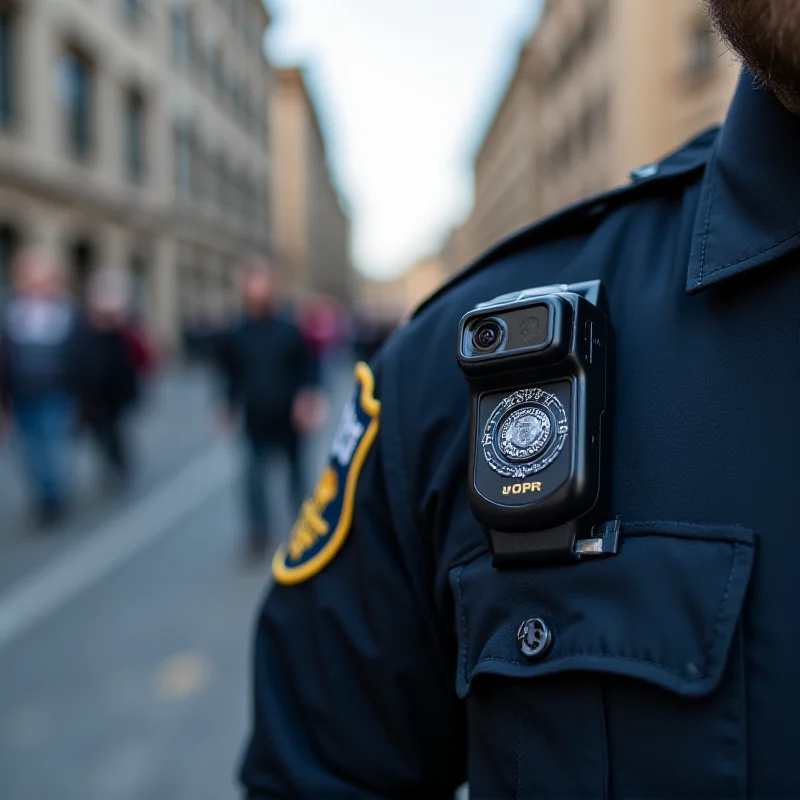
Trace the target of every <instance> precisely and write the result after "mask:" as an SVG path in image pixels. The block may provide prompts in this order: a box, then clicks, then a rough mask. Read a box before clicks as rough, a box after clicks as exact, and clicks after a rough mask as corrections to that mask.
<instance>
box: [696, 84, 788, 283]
mask: <svg viewBox="0 0 800 800" xmlns="http://www.w3.org/2000/svg"><path fill="white" fill-rule="evenodd" d="M798 247H800V117H797V116H795V115H794V114H792V113H790V112H789V111H787V110H786V109H785V108H784V107H783V106H782V105H781V104H780V103H779V102H778V100H777V99H776V98H775V97H774V95H772V93H770V92H768V91H767V90H766V89H764V88H762V87H760V86H759V85H757V84H756V82H755V79H754V78H753V76H752V75H751V74H750V73H749V72H747V70H744V71H743V72H742V75H741V77H740V79H739V86H738V88H737V90H736V94H735V96H734V99H733V102H732V104H731V108H730V111H729V112H728V116H727V119H726V120H725V124H724V125H723V127H722V131H721V132H720V134H719V137H718V138H717V141H716V143H715V146H714V149H713V151H712V153H711V156H710V159H709V162H708V167H707V169H706V172H705V175H704V178H703V183H702V188H701V192H700V202H699V206H698V213H697V220H696V222H695V226H694V232H693V234H692V246H691V251H690V256H689V268H688V273H687V279H686V290H687V291H688V292H698V291H700V290H701V289H704V288H705V287H706V286H709V285H711V284H714V283H718V282H720V281H723V280H726V279H728V278H730V277H732V276H733V275H737V274H739V273H740V272H744V271H745V270H749V269H753V268H755V267H758V266H761V265H762V264H766V263H768V262H770V261H774V260H775V259H776V258H778V257H779V256H782V255H784V254H785V253H787V252H790V251H791V250H794V249H796V248H798Z"/></svg>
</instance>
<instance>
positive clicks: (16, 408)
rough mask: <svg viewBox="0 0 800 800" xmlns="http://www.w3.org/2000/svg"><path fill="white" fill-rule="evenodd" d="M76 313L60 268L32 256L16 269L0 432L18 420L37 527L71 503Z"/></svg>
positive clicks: (0, 353)
mask: <svg viewBox="0 0 800 800" xmlns="http://www.w3.org/2000/svg"><path fill="white" fill-rule="evenodd" d="M77 327H78V324H77V313H76V310H75V307H74V305H73V303H72V301H71V299H70V297H69V296H68V294H67V292H66V290H65V287H64V282H63V274H62V271H61V267H60V265H59V264H58V262H57V261H56V260H55V259H54V258H53V257H52V256H50V255H49V254H47V253H45V252H43V251H39V250H33V249H26V250H24V251H22V252H21V253H19V255H18V256H17V257H16V259H15V261H14V294H13V296H12V298H11V300H10V302H9V304H8V307H7V309H6V312H5V314H4V316H3V318H2V323H1V324H0V430H5V429H6V428H8V427H9V425H10V423H11V421H12V420H13V423H14V427H15V430H16V434H17V436H18V439H19V443H20V446H21V450H22V455H23V461H24V466H25V471H26V473H27V477H28V480H29V482H30V486H31V491H32V494H33V499H34V506H35V513H36V516H37V518H38V521H39V522H40V523H41V524H43V525H45V526H49V525H51V524H53V523H54V522H56V521H57V520H58V519H59V518H60V517H61V516H62V514H63V512H64V510H65V507H66V503H67V493H68V487H67V475H68V464H67V462H68V457H69V440H70V436H71V433H72V431H73V426H74V419H75V417H74V413H75V378H76V373H75V367H76V346H75V345H76V332H77Z"/></svg>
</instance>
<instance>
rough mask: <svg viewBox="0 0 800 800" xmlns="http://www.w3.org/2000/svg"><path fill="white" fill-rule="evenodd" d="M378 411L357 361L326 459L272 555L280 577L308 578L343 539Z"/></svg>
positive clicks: (371, 381) (370, 380) (368, 377)
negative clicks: (351, 387)
mask: <svg viewBox="0 0 800 800" xmlns="http://www.w3.org/2000/svg"><path fill="white" fill-rule="evenodd" d="M380 411H381V404H380V402H379V401H378V400H376V399H375V378H374V376H373V374H372V371H371V370H370V368H369V367H368V366H367V365H366V364H363V363H359V364H358V365H357V366H356V388H355V391H354V392H353V396H352V397H351V398H350V400H349V401H348V403H347V405H346V406H345V409H344V412H343V413H342V418H341V421H340V423H339V428H338V430H337V432H336V436H335V437H334V440H333V445H332V446H331V455H330V459H329V461H328V464H327V466H326V467H325V469H324V470H323V471H322V475H321V476H320V479H319V482H318V483H317V486H316V489H314V492H313V494H312V495H311V497H310V498H309V499H308V500H306V502H305V503H303V507H302V508H301V509H300V514H299V516H298V518H297V522H295V525H294V527H293V528H292V533H291V535H290V537H289V541H288V543H287V544H285V545H282V546H281V547H280V548H279V549H278V552H277V553H275V558H274V559H273V560H272V574H273V576H274V577H275V580H276V581H278V583H282V584H285V585H294V584H297V583H302V582H303V581H307V580H308V579H309V578H311V577H313V576H314V575H316V574H317V573H318V572H320V571H321V570H322V569H324V568H325V567H326V566H327V565H328V564H329V563H330V562H331V561H332V560H333V558H334V556H335V555H336V554H337V553H338V552H339V550H340V549H341V547H342V545H343V544H344V542H345V540H346V539H347V535H348V534H349V533H350V528H351V526H352V524H353V507H354V504H355V494H356V487H357V485H358V478H359V475H360V474H361V469H362V468H363V466H364V462H365V461H366V458H367V454H368V453H369V450H370V448H371V447H372V443H373V442H374V441H375V437H376V436H377V435H378V419H379V417H380Z"/></svg>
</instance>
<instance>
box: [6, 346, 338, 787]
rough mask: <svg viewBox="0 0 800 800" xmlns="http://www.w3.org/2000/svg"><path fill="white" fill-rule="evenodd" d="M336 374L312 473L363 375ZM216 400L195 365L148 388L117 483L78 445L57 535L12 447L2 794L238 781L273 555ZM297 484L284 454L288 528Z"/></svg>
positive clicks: (284, 522)
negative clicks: (32, 509)
mask: <svg viewBox="0 0 800 800" xmlns="http://www.w3.org/2000/svg"><path fill="white" fill-rule="evenodd" d="M345 362H347V363H345ZM329 372H330V374H329V380H328V383H329V388H330V398H331V407H332V412H331V415H330V422H329V425H328V430H326V432H325V433H324V434H323V435H322V436H320V437H318V439H317V440H316V441H315V442H314V444H313V446H312V447H310V448H309V450H310V452H309V454H308V455H309V458H308V462H309V477H311V478H313V476H314V474H315V473H316V472H317V470H318V468H319V465H320V463H321V461H322V459H323V458H324V456H325V452H326V450H327V443H328V441H329V440H330V436H331V434H332V431H331V428H332V427H333V425H335V423H336V421H337V419H338V410H339V409H340V408H341V405H342V403H343V402H344V397H345V395H346V392H347V390H348V387H349V386H350V364H349V361H348V360H347V359H343V360H342V361H340V362H337V364H336V365H335V366H334V367H332V368H331V369H330V371H329ZM213 400H214V396H213V388H212V386H211V384H210V381H209V380H208V378H207V376H206V375H205V374H204V372H203V371H202V369H200V368H185V367H184V368H180V369H179V370H177V371H175V372H173V373H172V374H170V375H168V376H166V377H165V378H163V379H162V380H160V381H159V382H158V385H156V386H154V387H153V390H152V392H151V395H150V397H149V398H148V400H147V403H146V405H145V407H144V408H143V409H142V410H141V411H140V419H139V421H138V425H137V429H136V436H135V439H136V453H137V457H138V462H139V474H138V475H137V477H136V479H135V481H134V482H133V484H132V485H131V486H129V487H128V488H127V489H126V490H125V492H124V495H122V496H117V497H114V496H113V495H108V496H106V495H104V493H103V487H102V476H101V475H100V474H99V473H98V467H97V462H96V460H95V458H94V454H93V453H92V451H91V448H90V447H89V446H88V444H87V443H84V442H80V443H79V444H77V445H76V454H75V461H76V468H75V481H76V484H77V487H78V498H79V499H78V502H77V508H76V509H75V511H74V513H73V515H72V516H71V518H70V520H69V521H68V522H67V523H65V525H64V526H63V528H62V529H59V530H56V531H53V532H48V533H41V532H37V531H35V530H33V529H31V528H30V526H29V524H28V522H27V515H26V510H27V509H26V505H25V497H24V493H23V487H22V485H21V484H20V482H19V476H18V474H17V469H16V461H15V459H14V453H13V448H12V443H10V442H4V443H2V444H1V445H0V798H2V800H225V798H234V797H237V796H238V791H237V788H236V785H235V780H234V775H235V769H236V766H237V763H238V759H239V757H240V754H241V748H242V745H243V742H244V738H245V735H246V731H247V728H248V716H249V708H248V700H249V691H248V679H249V656H250V652H249V651H250V639H251V632H252V625H253V619H254V613H255V610H256V608H257V605H258V602H259V599H260V597H261V596H262V594H263V592H264V591H265V589H266V588H267V586H268V584H269V563H268V561H267V562H264V563H263V564H261V565H258V566H253V565H248V564H247V563H245V561H244V559H243V557H242V548H241V545H242V540H241V532H242V523H241V517H240V513H239V506H238V503H237V500H238V496H237V492H238V491H239V487H238V480H237V479H238V472H239V464H238V453H237V451H236V449H235V447H234V443H233V442H231V441H229V440H226V439H224V438H222V437H220V435H219V434H218V433H216V432H215V430H214V424H213V414H212V410H213V408H214V403H213ZM285 487H286V474H285V473H284V471H283V469H282V468H281V469H280V470H276V473H275V474H274V476H273V478H272V479H271V481H270V489H271V497H274V498H275V505H274V509H275V512H276V516H277V517H279V519H280V523H281V524H280V526H279V528H278V529H279V530H280V531H281V533H282V534H284V535H285V533H286V532H288V527H289V525H290V524H291V514H292V510H291V509H290V508H289V506H288V501H287V500H286V499H285V498H286V496H287V493H286V490H285Z"/></svg>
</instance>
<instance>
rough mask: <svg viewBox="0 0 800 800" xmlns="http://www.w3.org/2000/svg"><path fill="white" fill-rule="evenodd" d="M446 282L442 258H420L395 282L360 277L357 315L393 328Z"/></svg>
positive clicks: (395, 279)
mask: <svg viewBox="0 0 800 800" xmlns="http://www.w3.org/2000/svg"><path fill="white" fill-rule="evenodd" d="M444 279H445V271H444V266H443V264H442V262H441V261H440V260H439V259H438V258H423V259H420V260H419V261H417V262H416V263H415V264H414V265H413V266H412V267H411V268H410V269H408V270H406V271H405V272H404V273H402V274H401V275H399V276H398V277H396V278H394V279H392V280H385V281H381V280H372V279H368V278H359V280H358V287H357V292H356V301H357V302H356V311H357V315H358V316H359V317H360V318H361V319H367V320H370V321H372V322H374V323H375V324H376V325H379V326H383V327H391V326H393V325H395V324H397V322H398V321H400V320H402V319H403V318H404V317H407V316H408V315H409V314H410V313H411V312H412V311H413V310H414V309H415V308H416V307H417V306H418V305H419V304H420V303H421V302H422V301H423V300H424V299H425V298H426V297H428V296H429V295H430V294H432V293H433V292H434V291H435V290H436V289H437V288H438V287H439V286H440V285H441V284H442V282H443V281H444Z"/></svg>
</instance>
